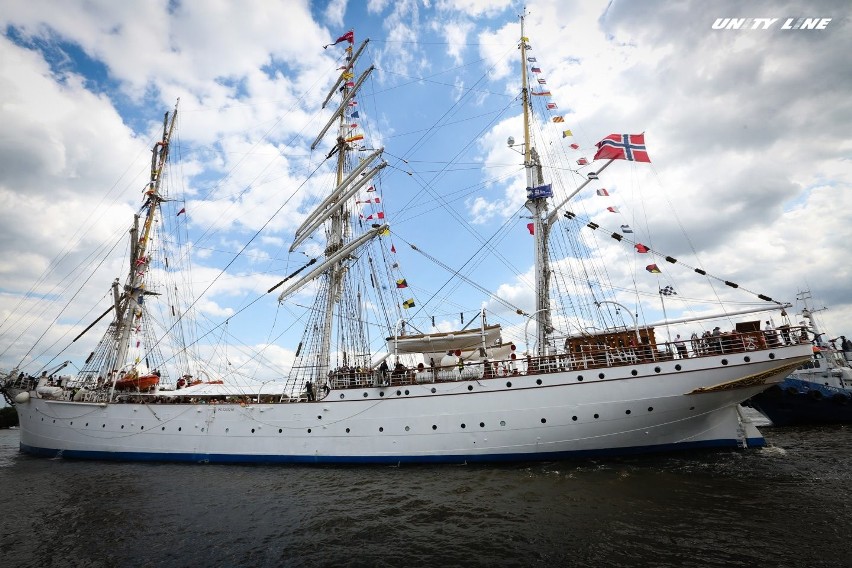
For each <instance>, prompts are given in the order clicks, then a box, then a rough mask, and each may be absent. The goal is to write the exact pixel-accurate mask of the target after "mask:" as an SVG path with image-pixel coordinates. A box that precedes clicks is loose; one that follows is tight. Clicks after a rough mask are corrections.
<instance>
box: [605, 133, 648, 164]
mask: <svg viewBox="0 0 852 568" xmlns="http://www.w3.org/2000/svg"><path fill="white" fill-rule="evenodd" d="M595 146H597V147H598V151H597V153H596V154H595V157H594V159H595V160H606V159H613V160H630V161H632V162H650V161H651V158H649V157H648V150H647V149H646V147H645V135H644V134H610V135H609V136H607V137H606V138H604V139H603V140H601V141H600V142H598V143H597V144H595Z"/></svg>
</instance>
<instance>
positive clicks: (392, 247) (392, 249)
mask: <svg viewBox="0 0 852 568" xmlns="http://www.w3.org/2000/svg"><path fill="white" fill-rule="evenodd" d="M391 252H393V253H395V252H396V247H395V246H393V245H391Z"/></svg>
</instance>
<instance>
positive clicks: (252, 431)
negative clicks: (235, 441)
mask: <svg viewBox="0 0 852 568" xmlns="http://www.w3.org/2000/svg"><path fill="white" fill-rule="evenodd" d="M178 430H180V428H178ZM251 433H252V434H254V428H252V429H251Z"/></svg>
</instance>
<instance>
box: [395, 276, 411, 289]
mask: <svg viewBox="0 0 852 568" xmlns="http://www.w3.org/2000/svg"><path fill="white" fill-rule="evenodd" d="M396 287H397V288H408V282H406V281H405V278H400V279H399V280H397V281H396Z"/></svg>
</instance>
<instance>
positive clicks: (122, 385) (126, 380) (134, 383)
mask: <svg viewBox="0 0 852 568" xmlns="http://www.w3.org/2000/svg"><path fill="white" fill-rule="evenodd" d="M159 382H160V377H159V376H158V375H154V374H150V375H141V376H140V375H139V372H138V371H135V370H134V371H130V372H129V373H127V374H126V375H124V376H123V377H121V378H120V379H118V380H117V381H115V389H116V390H138V391H146V390H148V389H151V388H154V387H155V386H157V384H159Z"/></svg>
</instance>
